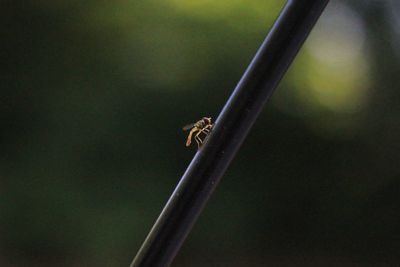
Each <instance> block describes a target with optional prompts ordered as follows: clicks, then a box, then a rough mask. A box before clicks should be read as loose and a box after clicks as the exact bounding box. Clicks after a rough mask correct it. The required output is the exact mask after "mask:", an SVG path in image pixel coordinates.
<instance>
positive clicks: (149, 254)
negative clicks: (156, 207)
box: [131, 0, 329, 267]
mask: <svg viewBox="0 0 400 267" xmlns="http://www.w3.org/2000/svg"><path fill="white" fill-rule="evenodd" d="M328 1H329V0H291V1H288V2H287V3H286V5H285V6H284V8H283V10H282V11H281V13H280V15H279V17H278V18H277V20H276V21H275V23H274V25H273V26H272V29H271V30H270V32H269V34H268V35H267V37H266V38H265V40H264V41H263V43H262V45H261V47H260V48H259V50H258V51H257V53H256V55H255V57H254V58H253V60H252V61H251V63H250V65H249V67H248V68H247V70H246V72H245V73H244V75H243V77H242V78H241V80H240V81H239V83H238V85H237V86H236V88H235V90H234V91H233V93H232V95H231V96H230V98H229V99H228V101H227V102H226V104H225V106H224V108H223V109H222V111H221V113H220V115H219V117H218V119H217V121H216V122H215V125H214V128H213V130H212V132H211V134H210V136H209V138H207V141H206V142H205V144H204V145H203V147H202V148H201V149H200V150H199V151H198V152H197V154H196V155H195V157H194V158H193V160H192V162H191V163H190V165H189V167H188V168H187V170H186V172H185V173H184V175H183V177H182V179H181V180H180V182H179V184H178V185H177V187H176V189H175V190H174V192H173V193H172V195H171V197H170V199H169V200H168V202H167V204H166V206H165V207H164V209H163V211H162V212H161V214H160V216H159V218H158V219H157V221H156V223H155V224H154V226H153V228H152V229H151V231H150V233H149V234H148V236H147V238H146V240H145V241H144V243H143V245H142V247H141V248H140V250H139V252H138V253H137V255H136V257H135V258H134V260H133V262H132V264H131V267H162V266H163V267H164V266H169V265H170V264H171V262H172V260H173V259H174V257H175V255H176V254H177V252H178V251H179V249H180V247H181V245H182V243H183V241H184V240H185V238H186V236H187V235H188V233H189V232H190V230H191V228H192V226H193V224H194V223H195V221H196V220H197V218H198V216H199V215H200V213H201V211H202V209H203V207H204V206H205V204H206V202H207V200H208V199H209V197H210V195H211V194H212V192H213V191H214V189H215V187H216V186H217V184H218V182H219V180H220V179H221V177H222V176H223V174H224V173H225V171H226V169H227V167H228V166H229V164H230V162H231V160H232V159H233V157H234V156H235V154H236V152H237V150H238V149H239V147H240V145H241V144H242V142H243V140H244V139H245V138H246V136H247V134H248V132H249V131H250V128H251V126H252V125H253V123H254V122H255V120H256V118H257V116H258V115H259V113H260V112H261V110H262V108H263V106H264V104H265V103H266V102H267V100H268V99H269V97H270V96H271V94H272V92H273V90H274V89H275V88H276V86H277V85H278V83H279V81H280V80H281V78H282V76H283V75H284V73H285V72H286V70H287V69H288V67H289V65H290V64H291V62H292V61H293V59H294V57H295V56H296V54H297V52H298V50H299V49H300V47H301V45H302V44H303V42H304V40H305V39H306V37H307V36H308V34H309V33H310V31H311V29H312V28H313V26H314V24H315V23H316V21H317V20H318V18H319V16H320V15H321V13H322V11H323V10H324V8H325V6H326V4H327V3H328ZM205 113H206V112H205ZM221 219H222V218H221ZM210 242H212V240H210Z"/></svg>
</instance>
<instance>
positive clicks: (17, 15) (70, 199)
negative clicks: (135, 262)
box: [0, 0, 400, 267]
mask: <svg viewBox="0 0 400 267" xmlns="http://www.w3.org/2000/svg"><path fill="white" fill-rule="evenodd" d="M283 4H284V1H262V0H255V1H245V0H234V1H227V0H226V1H225V0H221V1H201V0H193V1H184V0H165V1H160V0H149V1H50V0H36V1H32V0H31V1H7V0H6V1H1V2H0V22H1V23H0V29H1V31H0V32H1V43H0V59H1V73H0V75H1V76H0V88H1V99H0V117H1V124H0V148H1V149H0V231H1V233H0V265H1V266H128V265H129V263H130V262H131V260H132V258H133V257H134V255H135V254H136V252H137V250H138V249H139V247H140V245H141V243H142V241H143V240H144V238H145V236H146V234H147V232H148V231H149V229H150V227H151V226H152V224H153V222H154V221H155V219H156V218H157V216H158V214H159V212H160V211H161V209H162V207H163V206H164V204H165V203H166V201H167V199H168V197H169V195H170V193H171V192H172V190H173V189H174V187H175V185H176V184H177V182H178V180H179V178H180V177H181V175H182V174H183V172H184V170H185V168H186V166H187V165H188V164H189V162H190V160H191V158H192V156H193V155H194V153H195V148H194V147H191V148H189V149H188V148H185V146H184V143H185V138H186V134H187V132H182V130H181V127H182V126H183V125H185V124H187V123H190V122H194V121H196V120H197V119H199V118H201V117H203V116H212V117H213V118H216V117H217V116H218V113H219V111H220V110H221V108H222V107H223V105H224V103H225V101H226V99H227V98H228V96H229V95H230V93H231V92H232V90H233V88H234V87H235V85H236V83H237V81H238V80H239V78H240V77H241V75H242V73H243V72H244V70H245V69H246V66H247V65H248V63H249V62H250V60H251V58H252V56H253V55H254V54H255V52H256V50H257V48H258V46H259V45H260V43H261V41H262V40H263V38H264V36H265V35H266V33H267V32H268V30H269V28H270V27H271V25H272V23H273V21H274V19H275V18H276V16H277V15H278V13H279V11H280V9H281V7H282V6H283ZM399 25H400V5H399V4H398V1H394V0H393V1H373V0H365V1H362V0H358V1H356V0H354V1H350V0H349V1H335V0H332V1H331V2H330V4H329V5H328V7H327V9H326V10H325V12H324V13H323V15H322V17H321V19H320V21H319V22H318V24H317V26H316V27H315V29H314V30H313V32H312V33H311V35H310V36H309V38H308V40H307V41H306V43H305V45H304V46H303V48H302V49H301V51H300V53H299V55H298V56H297V58H296V60H295V62H294V63H293V65H292V66H291V67H290V69H289V71H288V73H287V75H286V76H285V78H284V80H283V81H282V83H281V85H280V86H279V87H278V89H277V91H276V92H275V94H274V96H273V98H272V100H271V101H270V102H269V103H268V105H267V106H266V108H265V110H264V111H263V113H262V114H261V116H260V118H259V119H258V120H257V123H256V124H255V126H254V128H253V130H252V131H251V133H250V135H249V136H248V138H247V140H246V141H245V143H244V145H243V146H242V148H241V150H240V151H239V154H238V155H237V157H236V158H235V160H234V161H233V163H232V165H231V167H230V168H229V170H228V172H227V174H226V175H225V177H224V179H223V181H222V182H221V184H220V185H219V187H218V189H217V190H216V192H215V194H214V195H213V197H212V198H211V200H210V202H209V204H208V205H207V207H206V209H205V210H204V212H203V214H202V216H201V217H200V219H199V221H198V222H197V224H196V225H195V227H194V229H193V231H192V232H191V234H190V236H189V238H188V240H187V241H186V243H185V244H184V246H183V248H182V250H181V251H180V252H179V254H178V256H177V258H176V260H175V261H174V263H173V266H176V267H182V266H188V267H203V266H211V267H213V266H233V267H243V266H326V265H328V266H378V265H379V266H385V265H386V266H398V265H399V264H400V256H399V255H400V167H399V163H400V153H399V152H400V138H399V132H400V120H399V118H400V105H399V103H400V86H399V85H400V83H399V73H400V61H399V58H400V52H399V51H400V49H399V48H400V34H399V29H400V26H399Z"/></svg>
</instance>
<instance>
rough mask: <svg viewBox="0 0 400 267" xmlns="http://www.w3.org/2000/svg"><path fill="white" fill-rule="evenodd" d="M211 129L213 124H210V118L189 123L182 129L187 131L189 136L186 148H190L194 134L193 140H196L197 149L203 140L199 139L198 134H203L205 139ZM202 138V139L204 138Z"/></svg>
mask: <svg viewBox="0 0 400 267" xmlns="http://www.w3.org/2000/svg"><path fill="white" fill-rule="evenodd" d="M212 127H213V124H212V123H211V118H207V117H203V118H202V119H201V120H199V121H197V122H196V123H191V124H188V125H186V126H184V127H183V130H184V131H187V130H189V129H191V130H190V132H189V135H188V137H187V139H186V146H190V144H191V143H192V135H193V134H195V133H196V134H195V136H194V140H196V143H197V148H198V149H199V148H200V146H201V145H202V144H203V142H204V139H201V137H200V134H201V133H203V134H205V137H207V135H208V134H209V133H210V131H211V129H212ZM205 137H204V138H205Z"/></svg>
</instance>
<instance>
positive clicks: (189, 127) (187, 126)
mask: <svg viewBox="0 0 400 267" xmlns="http://www.w3.org/2000/svg"><path fill="white" fill-rule="evenodd" d="M193 126H194V123H190V124H187V125H185V126H183V127H182V130H184V131H187V130H190V129H192V128H193Z"/></svg>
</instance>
